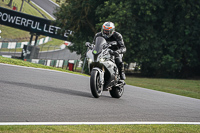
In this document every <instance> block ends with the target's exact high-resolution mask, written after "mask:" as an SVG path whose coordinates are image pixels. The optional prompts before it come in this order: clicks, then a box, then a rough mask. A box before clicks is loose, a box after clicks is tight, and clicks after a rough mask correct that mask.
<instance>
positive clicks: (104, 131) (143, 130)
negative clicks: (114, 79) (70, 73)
mask: <svg viewBox="0 0 200 133" xmlns="http://www.w3.org/2000/svg"><path fill="white" fill-rule="evenodd" d="M0 132H2V133H60V132H64V133H88V132H90V133H136V132H139V133H200V125H68V126H0Z"/></svg>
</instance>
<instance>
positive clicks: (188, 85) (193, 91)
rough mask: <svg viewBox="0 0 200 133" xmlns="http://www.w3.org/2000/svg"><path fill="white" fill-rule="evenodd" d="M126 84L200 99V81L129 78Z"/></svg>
mask: <svg viewBox="0 0 200 133" xmlns="http://www.w3.org/2000/svg"><path fill="white" fill-rule="evenodd" d="M126 83H127V84H129V85H134V86H139V87H144V88H148V89H153V90H158V91H163V92H168V93H173V94H177V95H182V96H187V97H192V98H198V99H200V80H185V79H158V78H137V77H127V79H126Z"/></svg>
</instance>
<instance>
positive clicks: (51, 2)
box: [49, 0, 60, 7]
mask: <svg viewBox="0 0 200 133" xmlns="http://www.w3.org/2000/svg"><path fill="white" fill-rule="evenodd" d="M49 1H50V2H51V3H53V4H54V5H56V6H58V7H60V6H59V5H58V4H57V3H55V2H53V1H52V0H49Z"/></svg>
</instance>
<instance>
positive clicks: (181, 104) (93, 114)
mask: <svg viewBox="0 0 200 133" xmlns="http://www.w3.org/2000/svg"><path fill="white" fill-rule="evenodd" d="M199 105H200V100H199V99H193V98H188V97H183V96H178V95H174V94H168V93H164V92H159V91H154V90H149V89H145V88H140V87H134V86H129V85H126V86H125V92H124V94H123V96H122V97H121V98H120V99H115V98H111V96H110V95H109V93H108V92H103V96H102V97H100V98H98V99H96V98H93V96H92V95H91V93H90V88H89V77H86V76H80V75H74V74H69V73H64V72H57V71H50V70H44V69H35V68H28V67H20V66H12V65H6V64H1V63H0V122H141V121H143V122H161V121H162V122H200V106H199Z"/></svg>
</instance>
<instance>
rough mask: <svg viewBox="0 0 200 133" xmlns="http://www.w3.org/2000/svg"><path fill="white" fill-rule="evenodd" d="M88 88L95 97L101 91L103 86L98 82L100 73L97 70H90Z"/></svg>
mask: <svg viewBox="0 0 200 133" xmlns="http://www.w3.org/2000/svg"><path fill="white" fill-rule="evenodd" d="M90 89H91V92H92V95H93V96H94V97H95V98H99V97H100V96H101V94H102V92H103V87H102V85H101V84H100V73H99V72H98V71H97V70H92V72H91V76H90Z"/></svg>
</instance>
